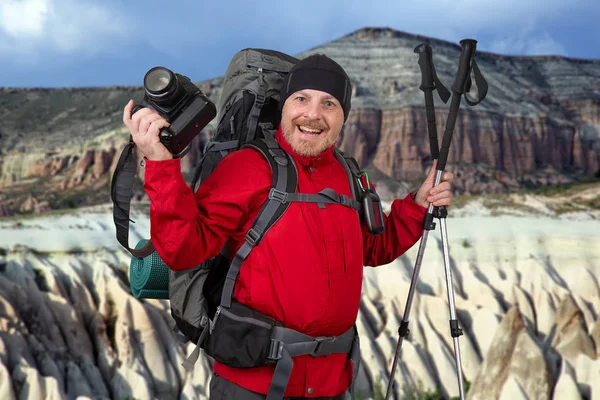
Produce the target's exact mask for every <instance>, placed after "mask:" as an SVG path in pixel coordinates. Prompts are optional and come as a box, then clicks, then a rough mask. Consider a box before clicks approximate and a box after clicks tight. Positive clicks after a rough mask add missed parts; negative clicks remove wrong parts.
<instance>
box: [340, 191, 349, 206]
mask: <svg viewBox="0 0 600 400" xmlns="http://www.w3.org/2000/svg"><path fill="white" fill-rule="evenodd" d="M340 204H341V205H343V206H346V207H352V201H351V200H350V198H349V197H348V196H346V195H343V194H342V195H340Z"/></svg>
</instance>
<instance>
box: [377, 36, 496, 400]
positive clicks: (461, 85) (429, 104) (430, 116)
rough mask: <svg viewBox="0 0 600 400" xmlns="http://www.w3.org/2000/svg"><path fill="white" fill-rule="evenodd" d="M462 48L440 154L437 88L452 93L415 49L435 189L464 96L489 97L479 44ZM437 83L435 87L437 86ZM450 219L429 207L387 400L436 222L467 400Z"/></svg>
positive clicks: (426, 51) (467, 42) (425, 52)
mask: <svg viewBox="0 0 600 400" xmlns="http://www.w3.org/2000/svg"><path fill="white" fill-rule="evenodd" d="M460 44H461V45H462V47H463V49H462V52H461V55H460V59H459V66H458V71H457V74H456V79H455V81H454V84H453V85H452V102H451V104H450V112H449V114H448V119H447V121H446V128H445V131H444V137H443V139H442V148H441V151H439V150H438V140H437V127H436V125H435V110H434V108H433V94H432V91H433V90H434V89H435V88H437V89H438V93H439V95H440V98H441V99H442V100H443V101H444V103H445V102H447V101H448V96H449V93H448V90H447V89H446V88H445V87H444V86H443V85H442V83H441V82H440V81H439V79H438V78H437V75H436V73H435V68H434V66H433V59H432V53H431V47H430V46H429V45H428V44H426V43H423V44H421V45H419V46H417V47H416V48H415V53H419V66H420V67H421V74H422V81H421V86H420V87H419V88H420V89H421V90H422V91H423V92H424V95H425V107H426V113H427V128H428V131H429V145H430V148H431V156H432V159H434V160H435V159H438V157H439V159H438V164H437V168H436V169H437V171H436V176H435V183H434V186H437V185H439V184H440V182H441V180H442V174H443V173H444V169H445V166H446V161H447V158H448V153H449V150H450V143H451V141H452V134H453V131H454V126H455V123H456V117H457V115H458V109H459V106H460V100H461V97H462V95H463V94H464V95H465V100H466V101H467V103H468V104H469V105H472V106H473V105H477V104H479V103H480V102H481V101H482V100H483V99H484V98H485V96H486V94H487V82H486V81H485V79H484V78H483V76H482V75H481V72H480V71H479V68H478V67H477V64H476V63H475V60H474V59H473V56H474V54H475V48H476V44H477V41H475V40H473V39H463V40H461V42H460ZM471 70H473V71H474V73H475V81H476V83H477V89H478V94H479V100H478V101H476V102H475V101H471V100H469V99H468V97H467V94H466V93H467V92H469V90H470V88H471V78H470V73H471ZM434 83H435V85H434ZM446 216H447V210H446V207H444V206H440V207H434V206H433V204H431V203H430V204H429V206H428V208H427V215H426V217H425V221H424V223H423V228H424V231H423V236H422V238H421V243H420V244H419V250H418V253H417V259H416V263H415V268H414V270H413V275H412V279H411V283H410V289H409V293H408V298H407V301H406V305H405V309H404V316H403V319H402V322H401V324H400V327H399V328H398V335H399V338H398V343H397V345H396V354H395V356H394V363H393V366H392V371H391V373H390V380H389V382H388V388H387V393H386V396H385V398H386V400H388V399H389V396H390V393H391V389H392V387H393V383H394V375H395V372H396V368H397V364H398V360H399V357H400V352H401V348H402V342H403V340H404V338H405V337H406V336H408V334H409V333H410V330H409V329H408V318H409V315H410V309H411V307H412V302H413V297H414V293H415V289H416V284H417V280H418V275H419V271H420V269H421V263H422V261H423V254H424V252H425V246H426V244H427V237H428V235H429V231H430V230H433V229H435V223H434V222H433V218H438V219H439V220H440V229H441V233H442V250H443V257H444V269H445V272H446V288H447V291H448V303H449V308H450V334H451V336H452V338H453V340H454V356H455V361H456V367H457V380H458V387H459V393H460V398H461V400H464V398H465V395H464V387H463V376H462V366H461V365H462V364H461V356H460V345H459V342H458V337H459V336H461V335H462V334H463V332H462V329H460V328H459V326H458V320H457V319H456V307H455V302H454V285H453V283H452V271H451V269H450V259H449V254H448V237H447V231H446Z"/></svg>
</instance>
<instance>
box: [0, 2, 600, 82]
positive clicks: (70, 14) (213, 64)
mask: <svg viewBox="0 0 600 400" xmlns="http://www.w3.org/2000/svg"><path fill="white" fill-rule="evenodd" d="M598 21H600V0H429V1H424V0H367V1H364V0H362V1H358V0H343V1H338V0H319V1H313V0H276V1H269V0H236V1H226V0H214V1H212V2H208V1H198V0H170V1H166V0H163V1H159V0H145V1H135V0H133V1H122V0H0V61H1V62H0V87H98V86H112V85H141V84H142V80H143V76H144V74H145V73H146V71H147V70H148V69H150V68H152V67H154V66H157V65H162V66H165V67H168V68H170V69H172V70H173V71H175V72H179V73H181V74H183V75H187V76H189V77H190V78H191V79H192V80H193V81H195V82H199V81H203V80H206V79H211V78H215V77H218V76H222V75H224V73H225V70H226V68H227V64H228V63H229V61H230V59H231V57H232V56H233V55H234V54H235V53H236V52H237V51H239V50H241V49H243V48H246V47H262V48H271V49H275V50H279V51H283V52H286V53H288V54H291V55H295V54H298V53H300V52H303V51H306V50H309V49H311V48H313V47H316V46H319V45H321V44H324V43H327V42H329V41H332V40H336V39H338V38H340V37H342V36H344V35H346V34H349V33H351V32H353V31H355V30H357V29H361V28H364V27H387V28H392V29H397V30H401V31H405V32H408V33H413V34H420V35H425V36H430V37H433V38H437V39H444V40H448V41H452V42H455V43H458V42H459V41H460V40H461V39H463V38H467V37H468V38H472V39H476V40H477V41H478V44H477V50H478V51H491V52H494V53H500V54H506V55H562V56H566V57H574V58H586V59H600V24H599V23H598Z"/></svg>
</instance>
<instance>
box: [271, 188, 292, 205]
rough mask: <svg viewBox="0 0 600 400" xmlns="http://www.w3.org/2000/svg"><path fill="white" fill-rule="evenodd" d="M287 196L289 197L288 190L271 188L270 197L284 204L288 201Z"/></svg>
mask: <svg viewBox="0 0 600 400" xmlns="http://www.w3.org/2000/svg"><path fill="white" fill-rule="evenodd" d="M287 197H288V193H287V192H282V191H281V190H277V189H275V188H271V191H270V192H269V199H271V200H277V201H278V202H280V203H282V204H285V203H287Z"/></svg>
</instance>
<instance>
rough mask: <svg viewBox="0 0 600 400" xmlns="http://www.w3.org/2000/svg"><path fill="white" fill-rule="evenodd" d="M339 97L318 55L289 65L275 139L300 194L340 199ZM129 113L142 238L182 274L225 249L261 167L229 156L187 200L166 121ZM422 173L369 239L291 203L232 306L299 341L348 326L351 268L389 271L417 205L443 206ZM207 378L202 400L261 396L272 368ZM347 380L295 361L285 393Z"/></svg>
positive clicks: (313, 394) (331, 214)
mask: <svg viewBox="0 0 600 400" xmlns="http://www.w3.org/2000/svg"><path fill="white" fill-rule="evenodd" d="M350 93H351V90H350V79H349V78H348V76H347V75H346V72H345V71H344V70H343V68H342V67H341V66H340V65H338V64H337V63H336V62H335V61H333V60H331V59H330V58H328V57H326V56H323V55H314V56H311V57H308V58H306V59H304V60H301V61H300V62H299V63H298V64H297V65H296V66H294V68H293V69H292V70H291V71H290V74H289V75H288V77H287V80H286V81H285V82H284V84H283V86H282V93H281V102H282V104H283V107H282V115H281V117H282V118H281V126H280V127H279V130H278V132H277V134H276V140H277V141H278V143H279V144H280V146H281V147H282V148H283V149H284V150H285V151H287V152H288V153H290V154H291V155H292V157H293V159H294V161H295V163H296V166H297V170H298V191H299V192H300V193H317V192H319V191H320V190H322V189H324V188H331V189H333V190H335V191H336V192H337V193H338V194H340V195H341V194H345V195H346V196H349V197H350V196H351V193H350V190H351V189H350V185H349V182H348V177H347V175H346V172H345V170H344V168H343V167H342V165H341V164H340V163H339V162H338V161H337V160H336V159H335V157H334V154H333V147H334V144H335V142H336V139H337V138H338V136H339V134H340V131H341V129H342V126H343V124H344V122H345V121H346V119H347V118H348V113H349V111H350ZM132 106H133V102H132V101H130V102H129V103H128V104H127V106H126V107H125V109H124V114H123V120H124V123H125V124H126V125H127V127H128V128H129V130H130V132H131V134H132V137H133V140H134V142H135V143H136V145H137V147H138V149H139V150H140V151H141V152H142V153H143V154H144V156H145V157H146V172H145V182H144V188H145V190H146V192H147V193H148V196H149V198H150V201H151V208H150V218H151V236H152V241H153V244H154V246H155V248H156V250H157V252H158V254H159V255H160V256H161V258H162V259H163V261H164V262H165V263H166V264H167V265H169V267H170V268H172V269H173V270H183V269H187V268H192V267H194V266H196V265H198V264H200V263H201V262H202V261H204V260H206V259H208V258H210V257H213V256H216V255H217V254H218V253H219V251H220V250H221V248H222V247H223V244H224V243H225V241H226V240H227V239H228V238H229V237H232V238H233V241H234V243H235V250H237V249H238V248H239V247H240V246H241V245H242V244H243V242H244V239H245V235H246V232H247V231H248V229H249V228H250V227H251V224H252V222H253V221H254V218H255V217H256V215H257V214H258V212H259V210H260V209H261V207H262V206H263V204H264V203H265V201H266V200H267V196H268V193H269V189H270V188H271V183H272V180H271V170H270V167H269V165H268V164H267V162H266V160H264V158H263V156H262V155H261V154H259V153H258V152H257V151H255V150H252V149H242V150H239V151H236V152H233V153H231V154H229V155H228V156H226V157H225V158H224V159H223V160H222V161H221V163H220V164H219V166H218V167H217V168H216V169H215V171H214V172H213V173H212V174H211V175H210V176H209V178H208V179H207V180H205V181H204V182H203V183H202V184H201V185H200V187H199V189H198V191H197V192H196V193H193V191H192V190H191V188H190V187H189V186H188V185H187V184H186V183H185V181H184V179H183V177H182V175H181V171H180V162H179V160H178V159H173V157H172V155H171V154H170V153H169V152H168V151H167V150H166V148H165V147H164V146H163V145H162V144H161V143H160V141H159V139H158V132H159V130H160V129H161V128H163V127H166V126H168V123H167V122H166V121H165V120H164V119H162V118H161V117H160V116H159V115H158V114H157V113H155V112H154V111H152V110H149V109H142V110H140V111H138V112H137V113H136V114H134V116H133V117H131V116H130V111H131V108H132ZM434 173H435V171H434V169H432V171H431V173H430V174H429V176H428V177H427V179H426V181H425V182H424V183H423V185H422V186H421V187H420V188H419V190H418V191H417V192H416V193H412V194H411V195H409V196H407V197H406V198H404V199H401V200H396V201H394V202H393V204H392V210H391V212H390V215H389V216H386V217H385V232H384V233H383V234H381V235H377V236H373V235H371V234H370V233H369V231H368V229H367V227H366V224H365V223H364V222H362V223H361V222H360V221H359V220H358V218H357V217H356V212H355V210H354V209H352V208H348V207H343V206H341V205H327V206H326V207H324V208H323V207H319V206H318V205H317V204H315V203H300V202H294V203H291V204H290V206H289V208H288V209H287V211H286V213H285V214H284V215H283V217H282V218H281V219H280V220H278V221H277V223H276V224H275V225H274V226H273V227H272V228H271V230H270V231H269V232H267V233H266V235H265V237H264V239H263V241H262V242H261V243H260V244H259V245H258V246H257V247H255V248H254V249H253V251H252V252H251V253H250V255H249V256H248V257H247V258H246V260H245V261H244V263H243V264H242V267H241V269H240V273H239V276H238V281H237V282H236V285H235V290H234V298H235V299H236V300H237V301H239V302H240V303H243V304H245V305H247V306H249V307H251V308H253V309H255V310H257V311H259V312H261V313H264V314H266V315H268V316H270V317H272V318H274V319H276V320H277V321H279V322H281V323H282V324H283V325H284V326H286V327H287V328H290V329H294V330H297V331H300V332H302V333H304V334H306V335H310V336H313V337H317V336H338V335H341V334H342V333H344V332H346V331H347V330H349V329H350V328H352V326H353V324H354V323H355V321H356V318H357V314H358V309H359V303H360V295H361V287H362V269H363V266H364V265H368V266H378V265H383V264H387V263H390V262H392V261H393V260H395V259H396V258H398V257H399V256H400V255H402V254H403V253H404V252H405V251H406V250H408V249H409V248H410V247H412V246H413V245H414V244H415V243H416V242H417V241H418V240H419V238H420V237H421V235H422V232H423V227H422V225H423V219H424V216H425V213H426V207H427V205H428V203H429V202H433V204H434V205H436V206H449V205H450V203H451V197H452V196H451V193H450V182H451V180H452V179H453V175H452V173H450V172H446V173H444V175H443V182H442V183H441V184H440V185H438V186H437V187H436V188H433V189H432V186H433V178H434ZM234 253H235V251H234ZM214 370H215V375H214V376H213V379H212V381H211V387H210V393H211V399H264V398H265V394H266V393H267V392H268V389H269V385H270V383H271V379H272V376H273V370H274V368H273V367H272V366H264V367H257V368H251V369H235V368H231V367H228V366H225V365H223V364H220V363H218V362H215V365H214ZM352 375H353V369H352V362H351V361H350V360H348V359H347V355H346V354H331V355H329V356H325V357H312V356H310V355H307V356H298V357H295V358H294V367H293V370H292V374H291V376H290V379H289V381H288V385H287V387H286V391H285V396H286V397H287V396H290V397H305V398H339V399H341V398H343V394H344V393H345V392H346V391H347V389H348V387H349V385H350V383H351V381H352Z"/></svg>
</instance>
